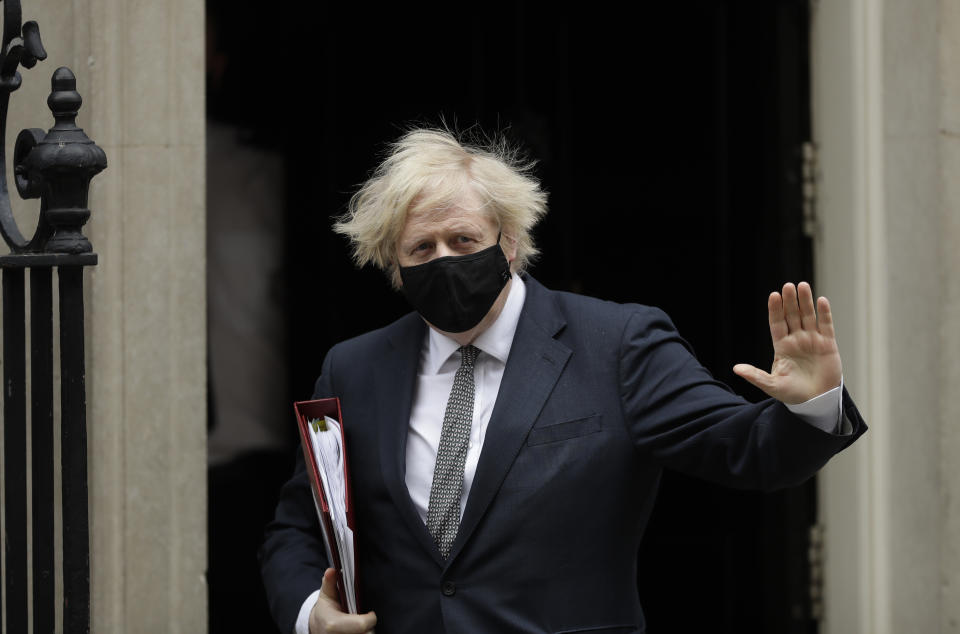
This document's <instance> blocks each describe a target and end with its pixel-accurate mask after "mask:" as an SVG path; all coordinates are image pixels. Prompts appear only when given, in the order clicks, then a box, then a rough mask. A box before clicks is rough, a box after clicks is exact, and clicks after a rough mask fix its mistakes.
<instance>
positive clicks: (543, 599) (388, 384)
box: [260, 277, 866, 634]
mask: <svg viewBox="0 0 960 634" xmlns="http://www.w3.org/2000/svg"><path fill="white" fill-rule="evenodd" d="M525 279H526V284H527V297H526V301H525V304H524V307H523V312H522V314H521V316H520V321H519V324H518V326H517V331H516V335H515V338H514V341H513V347H512V349H511V351H510V357H509V359H508V360H507V364H506V369H505V372H504V376H503V382H502V384H501V387H500V392H499V395H498V398H497V401H496V405H495V407H494V410H493V414H492V417H491V419H490V423H489V426H488V429H487V434H486V438H485V440H484V446H483V450H482V452H481V455H480V461H479V464H478V466H477V471H476V476H475V478H474V481H473V485H472V489H471V491H470V496H469V499H468V501H467V505H466V510H465V512H464V515H463V520H462V522H461V525H460V531H459V534H458V536H457V539H456V541H455V542H454V545H453V548H452V550H451V553H450V557H449V558H448V559H447V560H446V561H444V560H443V559H441V557H440V554H439V552H438V550H437V547H436V545H435V544H434V542H433V540H432V539H431V537H430V535H429V534H428V532H427V530H426V527H425V526H424V524H423V522H422V521H421V520H420V517H419V516H418V515H417V512H416V510H415V509H414V506H413V503H412V502H411V500H410V497H409V494H408V493H407V489H406V485H405V482H404V461H405V447H404V445H405V442H406V435H407V426H408V422H409V418H410V408H411V403H412V398H413V391H414V385H415V380H416V374H417V369H418V367H417V366H418V362H419V358H420V349H421V346H422V345H423V341H424V336H425V325H424V322H423V320H422V319H420V317H419V316H418V315H417V314H415V313H411V314H408V315H407V316H405V317H403V318H401V319H399V320H398V321H396V322H394V323H393V324H391V325H389V326H387V327H385V328H382V329H380V330H376V331H374V332H370V333H367V334H365V335H362V336H360V337H357V338H355V339H351V340H349V341H346V342H343V343H341V344H339V345H337V346H335V347H334V348H332V349H331V350H330V353H329V354H328V355H327V358H326V360H325V362H324V365H323V370H322V376H321V377H320V379H319V380H318V381H317V387H316V393H315V394H314V396H315V397H318V398H319V397H328V396H337V397H339V398H340V401H341V406H342V413H343V419H344V420H343V423H344V428H345V430H346V435H347V445H348V451H349V461H350V468H351V471H352V478H353V483H354V498H355V500H356V504H357V519H358V526H359V528H358V531H357V539H358V545H357V556H358V558H359V567H360V573H361V575H362V576H361V582H360V586H361V587H360V592H361V598H362V601H363V607H364V609H365V610H370V609H372V610H375V611H376V612H377V616H378V623H377V627H376V630H377V632H378V634H390V633H392V632H411V633H417V634H421V633H423V632H451V633H453V632H456V633H460V632H465V633H471V634H472V633H475V632H496V633H501V632H502V633H506V632H637V631H640V632H642V631H644V618H643V613H642V611H641V608H640V603H639V601H638V598H637V584H636V579H637V564H636V561H637V549H638V545H639V542H640V537H641V535H642V533H643V529H644V526H645V525H646V522H647V519H648V517H649V514H650V510H651V507H652V506H653V501H654V498H655V495H656V491H657V485H658V482H659V480H660V472H661V469H662V468H664V467H669V468H672V469H676V470H679V471H682V472H684V473H687V474H692V475H694V476H699V477H701V478H704V479H706V480H710V481H713V482H718V483H721V484H725V485H729V486H733V487H743V488H753V489H763V490H771V489H777V488H780V487H786V486H791V485H794V484H798V483H800V482H803V481H804V480H806V479H807V478H809V477H810V476H812V475H813V474H814V472H816V471H817V469H819V468H820V467H821V466H823V465H824V464H825V463H826V462H827V460H829V459H830V457H831V456H832V455H833V454H835V453H836V452H838V451H840V450H841V449H843V448H844V447H846V446H847V445H849V444H850V443H851V442H853V441H854V440H855V439H856V438H857V437H858V436H859V435H860V434H862V433H863V432H864V431H865V430H866V425H865V424H864V422H863V420H862V419H861V417H860V414H859V413H858V412H857V410H856V407H855V406H854V404H853V403H852V401H851V400H850V398H849V396H848V395H847V394H846V393H844V395H843V410H844V413H845V416H846V417H847V419H848V421H849V424H850V426H851V428H852V433H851V434H848V435H834V434H830V433H825V432H823V431H821V430H819V429H817V428H815V427H813V426H811V425H809V424H807V423H805V422H803V421H801V420H799V419H798V418H796V417H794V416H793V415H792V414H790V413H789V411H788V410H787V409H786V407H784V406H783V405H782V404H781V403H779V402H777V401H774V400H767V401H764V402H761V403H757V404H750V403H748V402H746V401H745V400H743V399H742V398H740V397H739V396H737V395H735V394H733V393H732V392H731V391H730V390H729V388H727V387H726V386H725V385H723V384H721V383H719V382H717V381H715V380H714V379H713V377H712V376H711V375H710V373H709V372H707V371H706V370H705V369H704V368H703V367H702V366H701V365H700V364H699V363H698V362H697V361H696V359H695V358H694V357H693V354H692V353H691V351H690V349H689V346H688V345H687V344H686V342H684V341H683V339H681V338H680V336H679V335H678V334H677V332H676V330H675V329H674V327H673V324H672V323H671V322H670V320H669V318H668V317H667V316H666V315H665V314H664V313H663V312H662V311H660V310H658V309H656V308H650V307H646V306H639V305H621V304H614V303H610V302H603V301H599V300H596V299H591V298H586V297H582V296H578V295H573V294H569V293H560V292H554V291H550V290H547V289H546V288H544V287H543V286H541V285H540V284H538V283H537V282H536V281H535V280H533V279H532V278H529V277H527V278H525ZM260 558H261V563H262V571H263V579H264V584H265V587H266V589H267V594H268V597H269V600H270V604H271V609H272V610H273V614H274V616H275V618H276V620H277V622H278V624H279V626H280V628H281V630H282V632H283V633H284V634H288V633H290V632H292V631H293V627H294V623H295V621H296V617H297V613H298V611H299V609H300V607H301V605H302V603H303V601H304V600H305V599H306V597H307V596H308V595H309V594H310V593H311V592H313V591H314V590H316V589H317V588H319V587H320V584H321V576H322V574H323V570H324V568H325V567H326V558H325V556H324V552H323V545H322V542H321V539H320V537H319V533H318V526H317V520H316V516H315V510H314V505H313V502H312V500H311V497H310V490H309V485H308V482H307V479H306V476H305V472H304V469H303V460H302V457H301V458H299V459H298V465H297V468H296V472H295V474H294V476H293V478H292V479H291V480H290V481H289V482H288V483H287V484H286V485H285V487H284V489H283V491H282V494H281V499H280V503H279V505H278V508H277V514H276V519H275V521H274V522H273V523H272V524H271V525H270V526H269V527H268V529H267V536H266V540H265V542H264V545H263V547H262V549H261V552H260Z"/></svg>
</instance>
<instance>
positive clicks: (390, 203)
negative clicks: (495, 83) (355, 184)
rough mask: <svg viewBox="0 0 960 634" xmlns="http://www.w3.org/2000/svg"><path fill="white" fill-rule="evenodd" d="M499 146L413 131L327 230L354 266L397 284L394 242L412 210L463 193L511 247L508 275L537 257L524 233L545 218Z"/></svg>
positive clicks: (536, 189) (528, 178) (536, 186)
mask: <svg viewBox="0 0 960 634" xmlns="http://www.w3.org/2000/svg"><path fill="white" fill-rule="evenodd" d="M532 167H533V163H532V162H524V161H522V160H521V159H520V158H519V156H518V154H517V152H516V151H515V150H512V149H510V147H509V146H508V145H507V144H506V142H505V141H503V140H495V141H493V142H488V143H486V144H485V145H484V146H480V145H472V144H467V143H462V142H461V141H460V140H459V139H458V138H457V137H455V136H454V134H452V133H451V132H449V131H447V130H437V129H414V130H410V131H409V132H407V133H406V134H404V135H403V136H402V137H400V139H398V140H397V141H396V142H394V143H393V144H391V145H390V147H389V154H388V155H387V158H386V159H385V160H384V161H383V162H382V163H381V164H380V166H379V167H378V168H377V169H376V171H375V172H374V174H373V176H371V177H370V179H368V180H367V182H365V183H364V184H363V186H362V187H360V189H359V191H357V193H356V194H354V195H353V197H352V198H351V199H350V204H349V207H348V211H347V213H346V214H344V215H343V216H341V217H340V218H338V219H337V220H338V221H337V222H336V223H335V224H334V225H333V229H334V231H336V232H337V233H340V234H342V235H345V236H347V237H348V238H350V242H351V244H352V246H353V259H354V262H355V263H356V264H357V266H364V265H366V264H368V263H369V264H373V265H374V266H376V267H377V268H379V269H381V270H382V271H384V272H385V273H386V274H387V276H388V277H389V278H390V279H391V281H392V283H393V285H394V286H395V287H398V286H399V272H398V271H397V254H396V244H397V240H398V239H399V237H400V233H401V232H402V231H403V227H404V225H405V223H406V221H407V215H408V214H409V213H410V211H412V210H414V209H427V208H429V209H443V208H446V207H450V206H452V205H454V204H457V203H458V201H459V200H460V199H462V198H463V197H464V195H465V194H466V193H467V191H466V190H467V189H468V188H470V189H472V191H473V192H474V193H475V194H476V195H477V196H478V197H479V198H480V200H481V203H482V208H483V209H484V210H486V211H487V212H488V213H490V214H491V216H492V217H493V218H494V219H495V220H497V222H498V223H499V225H500V231H501V232H502V234H503V237H505V238H506V239H508V240H512V241H515V244H516V249H517V256H516V259H515V260H514V261H513V265H512V269H513V270H514V271H516V272H519V271H522V270H523V269H524V267H525V266H526V265H527V264H529V263H530V261H531V260H532V258H534V257H535V256H536V255H537V249H536V247H535V246H534V244H533V238H532V236H531V235H530V231H531V230H532V229H533V227H534V225H536V224H537V221H539V220H540V218H541V217H542V216H543V215H544V214H545V213H546V212H547V194H546V193H545V192H544V191H543V190H542V189H541V188H540V183H539V182H538V181H537V180H536V178H534V177H533V176H532V175H531V173H530V172H531V169H532Z"/></svg>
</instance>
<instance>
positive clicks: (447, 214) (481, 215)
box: [401, 196, 492, 233]
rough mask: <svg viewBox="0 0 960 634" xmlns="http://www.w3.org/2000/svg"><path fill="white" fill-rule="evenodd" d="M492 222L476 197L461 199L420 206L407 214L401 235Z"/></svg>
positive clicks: (489, 214) (488, 212)
mask: <svg viewBox="0 0 960 634" xmlns="http://www.w3.org/2000/svg"><path fill="white" fill-rule="evenodd" d="M491 220H492V218H491V213H490V210H489V209H488V208H487V206H485V205H484V204H482V203H480V202H479V201H478V200H477V198H476V196H469V197H462V198H460V199H459V200H457V201H455V202H448V203H438V204H429V203H427V204H420V205H416V206H414V207H413V208H412V209H411V210H410V211H409V213H408V214H407V219H406V223H405V224H404V227H403V230H402V232H401V233H407V232H408V230H411V229H419V228H424V227H428V226H432V225H438V224H441V225H442V224H457V223H461V222H462V223H469V224H474V223H484V224H485V223H487V222H490V221H491Z"/></svg>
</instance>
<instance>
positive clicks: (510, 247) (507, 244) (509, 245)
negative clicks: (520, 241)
mask: <svg viewBox="0 0 960 634" xmlns="http://www.w3.org/2000/svg"><path fill="white" fill-rule="evenodd" d="M500 248H501V249H503V254H504V255H506V256H507V262H509V263H510V266H511V270H512V267H513V261H514V260H516V259H517V239H516V238H514V237H513V236H508V235H507V234H503V237H502V238H501V240H500Z"/></svg>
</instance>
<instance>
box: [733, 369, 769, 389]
mask: <svg viewBox="0 0 960 634" xmlns="http://www.w3.org/2000/svg"><path fill="white" fill-rule="evenodd" d="M733 372H734V374H736V375H737V376H739V377H740V378H742V379H745V380H746V381H749V382H750V383H752V384H753V385H755V386H757V387H758V388H760V389H761V390H763V391H764V393H765V394H770V391H771V390H772V389H773V387H774V378H773V376H772V375H771V374H769V373H767V372H764V371H763V370H761V369H760V368H756V367H754V366H752V365H750V364H749V363H738V364H737V365H735V366H733ZM771 396H772V395H771Z"/></svg>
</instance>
